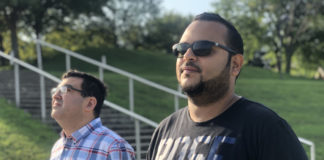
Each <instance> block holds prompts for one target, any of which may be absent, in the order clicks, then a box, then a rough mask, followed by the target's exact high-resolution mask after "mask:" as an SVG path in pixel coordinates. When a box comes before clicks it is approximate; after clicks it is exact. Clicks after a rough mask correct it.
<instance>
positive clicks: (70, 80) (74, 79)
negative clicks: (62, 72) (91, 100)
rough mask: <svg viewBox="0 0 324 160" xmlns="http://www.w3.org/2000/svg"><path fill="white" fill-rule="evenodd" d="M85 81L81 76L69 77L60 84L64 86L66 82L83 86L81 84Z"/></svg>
mask: <svg viewBox="0 0 324 160" xmlns="http://www.w3.org/2000/svg"><path fill="white" fill-rule="evenodd" d="M82 82H83V79H82V78H79V77H68V78H64V79H63V80H62V82H61V83H60V84H59V86H63V85H66V84H69V85H72V86H73V87H74V88H81V84H82Z"/></svg>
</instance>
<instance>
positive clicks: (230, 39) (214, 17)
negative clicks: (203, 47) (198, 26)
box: [193, 12, 244, 54]
mask: <svg viewBox="0 0 324 160" xmlns="http://www.w3.org/2000/svg"><path fill="white" fill-rule="evenodd" d="M193 21H213V22H218V23H221V24H223V25H224V26H225V27H226V28H227V39H226V40H225V43H226V45H227V46H228V47H229V48H231V49H232V50H234V51H236V52H237V53H240V54H243V53H244V47H243V39H242V37H241V35H240V33H239V32H238V31H237V30H236V28H235V27H234V26H233V25H232V24H231V23H230V22H229V21H227V20H225V19H224V18H222V17H221V16H220V15H218V14H216V13H207V12H204V13H202V14H199V15H197V16H196V17H195V18H194V20H193Z"/></svg>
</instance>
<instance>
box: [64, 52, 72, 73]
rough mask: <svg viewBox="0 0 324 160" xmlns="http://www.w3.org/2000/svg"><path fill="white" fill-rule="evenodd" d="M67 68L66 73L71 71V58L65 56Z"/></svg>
mask: <svg viewBox="0 0 324 160" xmlns="http://www.w3.org/2000/svg"><path fill="white" fill-rule="evenodd" d="M65 68H66V71H69V70H70V69H71V57H70V55H68V54H65Z"/></svg>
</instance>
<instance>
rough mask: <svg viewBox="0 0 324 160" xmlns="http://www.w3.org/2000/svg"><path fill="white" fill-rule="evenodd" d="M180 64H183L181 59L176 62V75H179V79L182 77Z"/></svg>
mask: <svg viewBox="0 0 324 160" xmlns="http://www.w3.org/2000/svg"><path fill="white" fill-rule="evenodd" d="M180 66H181V60H179V58H178V60H177V63H176V75H177V78H178V79H179V78H180Z"/></svg>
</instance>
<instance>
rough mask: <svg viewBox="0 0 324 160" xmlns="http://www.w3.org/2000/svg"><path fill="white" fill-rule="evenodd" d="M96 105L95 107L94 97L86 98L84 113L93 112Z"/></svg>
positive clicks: (95, 100)
mask: <svg viewBox="0 0 324 160" xmlns="http://www.w3.org/2000/svg"><path fill="white" fill-rule="evenodd" d="M96 105H97V99H96V98H95V97H88V101H87V104H86V107H85V111H87V112H90V111H93V110H94V108H95V107H96Z"/></svg>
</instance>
